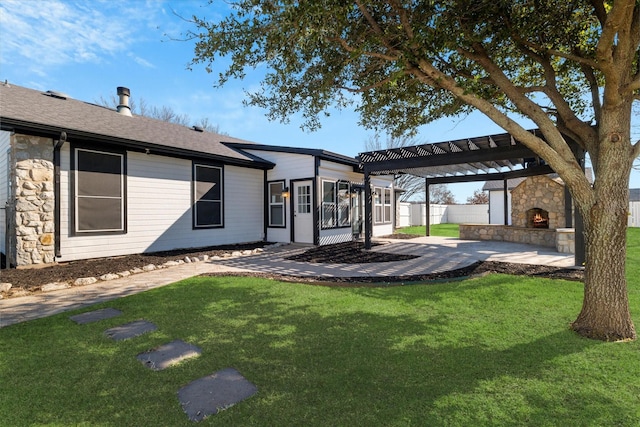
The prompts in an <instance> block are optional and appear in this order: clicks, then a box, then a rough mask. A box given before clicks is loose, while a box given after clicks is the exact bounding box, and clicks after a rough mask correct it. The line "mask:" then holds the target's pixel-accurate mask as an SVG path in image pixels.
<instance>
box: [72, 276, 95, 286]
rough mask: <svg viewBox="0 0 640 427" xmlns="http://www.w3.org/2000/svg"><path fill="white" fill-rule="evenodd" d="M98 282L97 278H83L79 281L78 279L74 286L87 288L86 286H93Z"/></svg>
mask: <svg viewBox="0 0 640 427" xmlns="http://www.w3.org/2000/svg"><path fill="white" fill-rule="evenodd" d="M97 281H98V279H96V278H95V277H81V278H79V279H76V280H75V281H74V282H73V285H74V286H85V285H91V284H93V283H96V282H97Z"/></svg>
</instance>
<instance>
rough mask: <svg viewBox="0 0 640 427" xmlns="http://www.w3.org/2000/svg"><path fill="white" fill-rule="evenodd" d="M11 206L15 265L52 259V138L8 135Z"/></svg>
mask: <svg viewBox="0 0 640 427" xmlns="http://www.w3.org/2000/svg"><path fill="white" fill-rule="evenodd" d="M10 150H11V159H12V162H13V167H12V168H11V172H10V173H11V175H10V179H11V183H12V186H11V194H10V199H9V200H10V201H13V204H12V206H10V209H11V211H10V212H8V213H9V214H12V215H13V216H12V218H14V221H15V224H14V227H15V240H14V241H13V244H14V245H15V259H14V260H10V261H11V262H13V263H14V264H15V265H16V266H27V265H34V264H43V263H44V264H47V263H53V262H55V247H54V229H55V225H54V224H55V221H54V179H53V178H54V177H53V175H54V170H53V140H52V139H50V138H43V137H37V136H30V135H20V134H15V135H12V136H11V149H10Z"/></svg>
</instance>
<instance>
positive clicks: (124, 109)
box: [116, 86, 132, 117]
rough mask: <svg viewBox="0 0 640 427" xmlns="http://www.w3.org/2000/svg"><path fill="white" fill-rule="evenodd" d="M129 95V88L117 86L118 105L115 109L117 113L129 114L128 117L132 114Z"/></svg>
mask: <svg viewBox="0 0 640 427" xmlns="http://www.w3.org/2000/svg"><path fill="white" fill-rule="evenodd" d="M130 95H131V92H129V88H126V87H122V86H118V98H119V102H120V104H119V105H118V107H116V110H117V111H118V113H120V114H122V115H123V116H129V117H131V116H132V114H131V107H129V96H130Z"/></svg>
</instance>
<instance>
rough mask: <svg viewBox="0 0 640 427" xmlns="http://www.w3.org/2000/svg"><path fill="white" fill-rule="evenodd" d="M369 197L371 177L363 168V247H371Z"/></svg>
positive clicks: (370, 202) (371, 233)
mask: <svg viewBox="0 0 640 427" xmlns="http://www.w3.org/2000/svg"><path fill="white" fill-rule="evenodd" d="M371 205H372V199H371V177H370V176H369V171H368V170H367V168H366V167H365V168H364V248H365V249H371V237H372V235H373V215H372V212H373V207H372V206H371Z"/></svg>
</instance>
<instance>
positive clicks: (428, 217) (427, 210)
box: [424, 179, 431, 236]
mask: <svg viewBox="0 0 640 427" xmlns="http://www.w3.org/2000/svg"><path fill="white" fill-rule="evenodd" d="M424 188H425V197H424V199H425V200H426V206H425V216H426V221H425V222H426V223H427V227H426V228H427V230H426V235H427V236H431V197H430V195H429V180H428V179H425V180H424Z"/></svg>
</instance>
